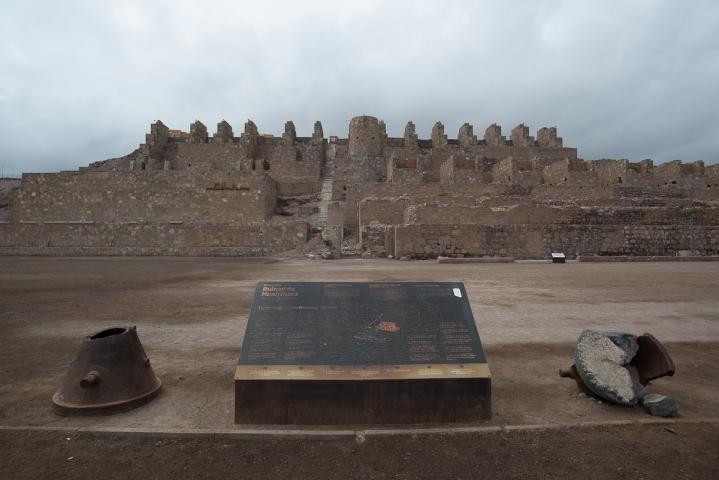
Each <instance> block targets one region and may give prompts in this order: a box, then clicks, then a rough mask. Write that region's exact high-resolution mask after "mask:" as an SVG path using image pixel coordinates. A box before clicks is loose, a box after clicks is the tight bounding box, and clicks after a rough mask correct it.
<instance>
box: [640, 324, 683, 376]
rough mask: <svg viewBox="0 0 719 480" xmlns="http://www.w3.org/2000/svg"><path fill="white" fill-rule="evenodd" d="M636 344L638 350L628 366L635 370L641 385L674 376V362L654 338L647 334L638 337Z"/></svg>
mask: <svg viewBox="0 0 719 480" xmlns="http://www.w3.org/2000/svg"><path fill="white" fill-rule="evenodd" d="M637 343H639V350H638V351H637V354H636V355H635V356H634V358H632V361H631V362H630V365H633V366H634V367H635V368H636V369H637V373H638V374H639V381H640V382H641V383H642V385H646V384H648V383H649V382H651V381H652V380H654V379H657V378H660V377H667V376H669V377H671V376H672V375H674V372H675V371H676V368H675V366H674V361H673V360H672V357H670V356H669V352H667V349H666V348H664V345H662V344H661V343H660V342H659V340H657V339H656V338H654V335H651V334H649V333H645V334H644V335H640V336H639V337H637Z"/></svg>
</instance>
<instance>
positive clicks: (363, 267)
mask: <svg viewBox="0 0 719 480" xmlns="http://www.w3.org/2000/svg"><path fill="white" fill-rule="evenodd" d="M264 280H270V281H281V280H311V281H321V280H327V281H332V280H335V281H341V280H345V281H372V280H376V281H423V280H433V281H463V282H465V285H466V288H467V293H468V295H469V298H470V300H471V305H472V310H473V312H474V315H475V317H476V320H477V326H478V329H479V332H480V335H481V337H482V341H483V343H484V345H485V348H486V351H487V356H488V359H489V363H490V368H491V371H492V377H493V378H492V395H493V398H492V403H493V419H492V420H491V421H490V422H485V423H482V424H477V425H470V426H479V425H481V426H489V427H492V426H494V427H501V429H499V431H496V432H493V431H489V432H487V431H482V432H478V431H473V432H469V433H467V432H465V433H458V434H456V435H438V436H434V435H412V434H401V435H393V436H389V437H382V436H376V435H375V436H371V437H370V436H368V437H367V440H366V441H365V442H364V443H357V441H356V440H355V437H354V436H352V437H351V438H341V439H335V440H327V439H323V440H316V439H314V440H312V439H308V438H305V439H303V438H301V437H300V438H295V439H281V438H273V437H270V436H268V435H266V434H263V435H260V436H258V437H257V438H253V439H248V438H244V437H240V436H239V435H234V434H233V432H241V431H242V430H243V429H247V428H248V426H237V425H234V423H233V404H234V398H233V373H234V365H235V364H236V362H237V358H238V356H239V347H240V344H241V341H242V334H243V331H244V326H245V323H246V320H247V314H248V312H249V306H250V301H251V296H252V293H253V288H254V285H255V283H256V282H258V281H264ZM131 324H134V325H137V326H138V333H139V335H140V338H141V339H142V341H143V344H144V346H145V350H146V351H147V352H148V354H149V356H150V357H151V358H152V362H153V368H154V369H155V372H156V373H157V375H158V376H159V377H160V378H161V379H162V381H163V389H162V391H161V393H160V395H159V396H158V397H157V398H156V399H155V400H153V401H152V402H150V403H149V404H147V405H145V406H143V407H141V408H138V409H135V410H132V411H129V412H124V413H119V414H115V415H112V416H91V417H59V416H57V415H55V414H54V413H53V411H52V408H51V403H50V397H51V396H52V393H53V391H54V390H55V389H56V388H57V387H58V386H59V385H60V383H61V382H62V379H63V376H64V373H65V371H66V369H67V365H68V364H69V362H70V361H71V360H72V359H73V356H74V354H75V353H76V351H77V347H78V345H79V343H80V341H81V338H82V337H83V336H84V335H88V334H91V333H93V332H95V331H97V330H100V329H103V328H106V327H109V326H114V325H131ZM584 328H596V329H614V330H624V331H630V332H634V333H643V332H645V331H648V332H651V333H653V334H654V335H655V336H657V338H659V339H660V340H661V341H663V342H664V343H665V345H666V346H667V347H668V349H669V351H670V353H671V354H672V356H673V358H674V360H675V362H676V364H677V374H676V375H675V376H674V377H672V378H664V379H660V380H658V381H656V382H654V383H653V384H652V385H651V386H650V390H651V391H653V392H658V393H665V394H668V395H671V396H673V397H675V398H676V399H677V400H678V401H679V411H680V415H679V416H678V417H677V418H676V419H674V420H669V421H668V423H666V424H660V425H647V424H643V423H641V422H643V421H645V420H646V419H649V418H650V417H648V416H647V415H646V414H645V413H644V412H643V411H642V410H641V409H639V408H623V407H617V406H613V405H608V404H606V403H603V402H598V401H596V400H594V399H591V398H589V397H586V396H584V395H582V394H579V393H578V390H577V387H576V385H574V384H573V383H572V381H571V380H567V379H563V378H560V377H559V376H558V375H557V371H558V369H559V368H562V367H567V366H569V365H570V364H571V363H572V355H573V342H574V341H575V340H576V337H577V335H578V334H579V333H580V332H581V330H583V329H584ZM0 332H1V333H0V378H1V379H2V382H1V384H0V447H2V448H0V471H4V472H11V475H10V478H13V477H26V478H38V477H43V476H47V474H48V473H49V472H56V476H58V477H60V478H65V477H68V478H69V477H77V476H80V477H86V476H93V477H97V476H100V475H103V476H106V477H107V478H114V477H118V478H119V477H121V476H122V477H124V476H130V475H131V474H132V476H139V474H140V473H143V472H145V474H146V475H147V476H149V477H150V478H163V477H167V476H170V475H173V476H177V475H180V476H182V477H190V476H191V477H207V478H210V477H216V476H220V475H223V476H226V475H231V476H242V475H241V474H244V476H247V477H252V478H256V477H262V476H267V477H271V478H279V477H280V476H282V477H287V476H292V477H294V476H301V477H303V478H304V477H308V478H309V477H312V478H326V477H330V476H344V477H351V478H359V477H362V478H415V477H426V478H477V477H479V476H483V475H487V476H489V477H490V478H495V477H496V478H509V477H513V476H550V477H574V476H578V475H582V474H584V475H589V476H591V477H592V478H610V476H611V478H615V477H616V476H617V475H618V474H619V475H624V476H628V477H629V478H642V477H647V478H649V477H652V476H654V477H656V476H660V477H665V478H667V477H672V478H712V477H714V478H716V476H717V465H718V464H719V457H718V455H719V453H718V452H719V424H717V421H719V368H718V367H719V262H706V263H626V264H581V263H580V264H578V263H569V264H565V265H552V264H547V263H541V262H521V263H514V264H469V265H452V264H449V265H447V264H437V263H435V262H430V261H422V262H400V261H392V260H354V259H353V260H339V261H331V262H322V261H309V260H304V259H278V258H267V259H220V258H85V259H73V258H7V257H6V258H0ZM618 421H623V422H625V423H628V424H621V425H620V424H617V423H616V422H618ZM587 422H600V423H602V422H604V424H601V425H598V426H597V425H596V424H594V426H587ZM612 422H615V423H614V424H612ZM702 422H704V423H702ZM557 425H562V428H556V426H557ZM434 427H437V426H434ZM440 427H442V428H454V426H440ZM461 427H467V425H463V426H461ZM542 427H547V428H542ZM254 428H263V427H254ZM323 428H324V427H323ZM343 428H346V427H343ZM349 428H360V429H363V428H366V427H360V426H356V427H349ZM413 428H417V427H413ZM537 428H539V429H537ZM667 428H669V430H667ZM77 429H81V430H82V431H80V432H78V431H77ZM179 429H185V430H186V433H182V432H181V431H179ZM325 429H326V428H325ZM90 430H94V433H92V432H90ZM121 431H126V433H125V434H122V435H121V434H120V433H119V432H121ZM127 431H129V432H130V433H127ZM133 432H134V433H133ZM202 432H207V435H202V434H201V433H202ZM66 438H71V440H65V439H66ZM70 457H72V460H67V458H70ZM293 472H295V473H293ZM135 473H138V475H135ZM3 476H5V475H3Z"/></svg>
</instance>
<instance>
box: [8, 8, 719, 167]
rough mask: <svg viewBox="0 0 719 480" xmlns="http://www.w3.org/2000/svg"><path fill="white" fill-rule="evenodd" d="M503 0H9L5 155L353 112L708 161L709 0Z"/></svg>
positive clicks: (45, 159)
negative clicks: (520, 130) (160, 129)
mask: <svg viewBox="0 0 719 480" xmlns="http://www.w3.org/2000/svg"><path fill="white" fill-rule="evenodd" d="M505 3H509V2H497V1H492V2H469V1H457V2H454V1H447V0H442V1H437V0H433V1H426V2H425V1H420V0H414V1H407V2H400V1H386V2H379V1H365V0H362V1H352V2H346V3H340V2H338V1H327V2H312V3H310V2H305V1H302V2H299V1H288V2H270V1H267V0H263V1H253V2H247V3H244V2H239V1H227V2H212V1H202V2H197V1H187V2H185V1H179V0H171V1H152V2H151V1H114V2H113V1H109V0H108V1H97V0H92V1H86V2H85V1H71V0H67V1H57V0H55V1H47V2H45V1H33V0H25V1H16V0H0V6H1V7H2V8H1V13H0V136H1V137H0V138H1V139H2V140H0V168H2V169H3V171H4V172H5V173H6V174H7V173H19V172H35V171H56V170H67V169H76V168H77V167H79V166H81V165H86V164H88V163H89V162H91V161H95V160H102V159H106V158H111V157H116V156H121V155H124V154H126V153H128V152H130V151H132V150H133V149H134V148H136V147H137V146H138V144H140V143H141V142H142V141H143V139H144V135H145V133H146V132H147V131H148V130H149V124H150V123H151V122H152V121H154V120H156V119H161V120H162V121H163V122H165V124H166V125H168V126H169V127H170V128H180V129H183V130H188V129H189V125H190V123H191V122H193V121H194V120H196V119H199V120H201V121H202V122H203V123H205V125H207V126H208V129H209V130H210V132H211V133H213V132H214V131H215V127H216V124H217V122H218V121H219V120H221V119H223V118H224V119H227V121H229V122H230V124H232V126H233V127H234V131H235V134H236V135H239V133H240V132H241V131H242V128H243V124H244V122H245V120H246V119H248V118H251V119H252V120H254V122H255V123H256V124H257V126H258V128H259V130H260V131H261V132H263V133H273V134H275V135H279V134H280V133H281V132H282V130H283V124H284V122H285V121H286V120H294V122H295V125H296V127H297V132H298V134H299V135H310V134H311V132H312V125H313V123H314V121H315V120H321V121H322V124H323V126H324V132H325V135H326V136H329V135H339V136H343V137H346V135H347V126H348V122H349V119H350V118H351V117H353V116H356V115H360V114H368V115H375V116H377V117H380V118H382V119H384V120H385V121H386V123H387V129H388V133H389V134H390V135H391V136H401V135H402V132H403V130H404V125H405V123H406V122H407V121H408V120H413V121H414V122H415V124H416V125H417V133H418V134H419V136H420V138H428V137H429V132H430V129H431V126H432V124H433V123H434V122H435V121H437V120H441V121H442V122H443V123H444V125H445V130H446V133H447V134H448V135H449V136H450V138H456V135H457V131H458V129H459V127H460V125H461V124H462V123H464V122H470V123H472V124H473V125H474V127H475V133H476V134H477V135H478V136H480V138H481V136H482V135H483V133H484V129H485V128H486V126H487V125H489V124H491V123H493V122H498V123H499V124H500V125H502V126H503V132H504V133H505V134H506V135H509V132H510V130H511V129H512V127H513V126H515V125H516V124H518V123H520V122H524V123H525V124H527V125H528V126H529V127H530V130H531V134H532V135H535V132H536V130H537V129H538V128H539V127H542V126H557V127H558V130H559V135H560V136H562V137H564V143H565V145H567V146H574V147H577V148H578V149H579V155H580V156H581V157H582V158H585V159H595V158H629V159H630V160H640V159H643V158H652V159H654V161H655V162H663V161H667V160H671V159H675V158H680V159H683V160H684V161H693V160H696V159H703V160H705V161H706V162H707V163H716V162H717V161H719V2H716V1H713V0H707V1H689V2H681V1H674V2H659V1H632V2H627V1H618V2H610V1H601V2H599V1H596V0H595V1H588V2H580V1H566V2H561V1H546V2H545V1H527V2H518V1H514V2H511V5H512V6H511V7H508V6H505Z"/></svg>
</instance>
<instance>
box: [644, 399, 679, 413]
mask: <svg viewBox="0 0 719 480" xmlns="http://www.w3.org/2000/svg"><path fill="white" fill-rule="evenodd" d="M642 408H644V410H645V411H646V412H647V413H648V414H649V415H655V416H657V417H673V416H674V415H676V414H677V401H676V400H674V399H673V398H672V397H667V396H666V395H659V394H656V393H648V394H647V395H644V397H643V398H642Z"/></svg>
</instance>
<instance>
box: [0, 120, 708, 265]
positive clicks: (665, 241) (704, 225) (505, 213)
mask: <svg viewBox="0 0 719 480" xmlns="http://www.w3.org/2000/svg"><path fill="white" fill-rule="evenodd" d="M238 132H239V136H236V134H235V129H233V127H232V125H230V124H229V123H228V122H227V121H225V120H222V121H220V122H219V123H217V127H216V131H215V133H213V134H210V132H208V129H207V127H206V126H205V125H204V124H203V123H202V122H200V121H195V122H193V123H192V124H191V125H190V128H189V132H184V131H182V130H171V129H169V128H168V127H167V126H166V125H164V124H163V123H162V122H161V121H157V122H155V123H153V124H151V126H150V132H149V133H148V134H147V135H146V136H145V142H144V143H142V144H141V145H140V146H139V148H138V149H137V150H136V151H134V152H132V153H130V154H128V155H125V156H123V157H119V158H114V159H110V160H106V161H101V162H94V163H92V164H90V165H89V166H88V167H82V168H80V170H79V171H77V172H61V173H53V174H26V175H25V176H24V177H23V180H22V183H21V187H20V188H19V189H17V190H15V191H13V193H11V194H10V197H9V201H8V207H7V208H4V209H3V208H2V206H0V209H2V211H0V220H2V221H0V232H2V235H4V237H3V238H4V240H3V241H4V243H3V244H2V245H0V247H2V248H0V253H6V254H7V253H18V252H20V253H22V252H25V253H28V254H40V253H42V252H46V253H48V254H71V252H74V253H72V254H112V255H124V254H133V255H134V254H182V255H184V254H242V255H244V254H268V253H272V252H277V251H279V250H278V249H279V248H280V246H278V245H279V244H277V243H276V242H275V241H274V240H273V239H271V238H270V236H269V235H270V233H268V232H273V233H274V234H276V235H278V239H279V240H278V241H279V242H280V244H281V245H282V248H284V247H285V246H288V245H291V246H292V247H290V248H294V246H297V245H299V244H300V243H301V242H303V241H306V240H307V236H308V229H309V228H310V227H311V228H314V229H315V230H314V231H315V232H319V231H320V230H322V231H324V232H325V236H326V237H327V236H333V244H334V245H335V247H337V246H338V245H340V244H341V243H342V241H341V240H342V238H341V237H342V235H345V236H355V235H356V236H357V237H358V239H359V241H360V244H361V245H362V247H363V248H364V249H365V250H367V251H370V252H373V253H375V254H389V252H395V251H396V254H397V255H403V254H404V255H409V256H414V257H421V256H433V255H438V254H442V255H496V254H500V255H505V254H507V255H512V256H516V257H519V258H542V257H544V256H546V255H547V252H548V251H549V250H550V249H564V250H563V251H565V252H566V253H568V254H570V255H574V254H575V253H576V252H582V253H583V254H585V255H586V254H602V255H627V254H629V255H632V254H635V255H665V254H673V253H676V252H680V251H685V250H691V251H692V252H694V253H696V254H714V253H712V252H715V251H716V227H717V224H719V221H718V214H717V212H718V211H719V210H718V209H719V186H718V185H719V165H710V166H705V165H704V162H702V161H697V162H693V163H689V164H684V163H682V162H680V161H678V160H677V161H672V162H669V163H666V164H662V165H656V166H655V165H654V164H653V162H652V161H651V160H649V159H646V160H642V161H640V162H630V161H628V160H611V159H601V160H591V161H585V160H582V159H580V158H578V156H577V150H576V149H575V148H570V147H565V146H564V142H563V139H562V138H561V137H559V136H558V132H557V128H556V127H543V128H540V129H539V130H537V132H536V135H535V136H532V135H530V133H531V132H530V129H529V127H527V126H526V125H524V124H519V125H517V126H516V127H514V128H513V129H512V130H511V132H510V134H509V138H507V136H505V135H503V134H502V127H501V126H499V125H496V124H492V125H490V126H489V127H487V128H486V129H485V131H484V135H483V136H481V138H480V136H478V135H477V134H475V128H474V126H472V125H471V124H469V123H464V124H463V125H461V126H460V127H459V129H458V131H457V133H456V138H455V137H454V136H453V135H452V134H448V133H447V129H446V128H445V125H444V124H443V123H442V122H436V123H435V124H434V125H433V127H432V130H431V133H430V135H429V138H426V139H421V138H419V137H418V135H417V133H416V129H415V125H414V123H412V122H408V123H407V125H406V126H405V131H404V135H403V136H402V137H399V138H395V137H388V135H387V129H386V126H385V124H384V122H383V121H382V120H379V119H377V118H375V117H371V116H366V115H365V116H360V117H355V118H353V119H352V120H351V121H350V125H349V131H348V136H347V138H338V137H330V138H329V139H326V138H325V137H324V133H323V129H322V125H321V123H320V122H316V123H315V124H314V126H313V133H312V136H311V137H298V136H297V130H296V128H295V125H294V123H293V122H291V121H287V122H286V123H285V124H284V128H283V130H282V134H281V135H280V136H273V135H267V134H262V133H260V131H259V130H258V128H257V125H255V124H254V122H252V121H251V120H248V121H247V122H245V124H244V126H243V128H242V130H241V132H240V131H239V129H238ZM480 132H481V131H480ZM278 198H279V199H280V200H279V202H278ZM304 220H307V222H304ZM298 221H299V223H297V222H298ZM295 224H298V225H299V224H301V225H304V227H302V228H304V233H302V232H301V231H300V230H302V228H300V227H291V226H290V225H295ZM330 227H332V228H330ZM294 228H299V230H298V231H295V230H293V229H294ZM278 229H279V230H278ZM290 230H291V231H292V232H294V233H293V234H294V235H295V237H296V238H297V240H294V238H295V237H292V241H290V240H289V237H288V235H289V236H291V235H293V234H290V233H287V232H289V231H290ZM330 230H331V232H332V235H330V233H329V232H330ZM618 232H619V233H618ZM411 235H417V236H418V237H417V238H418V240H416V241H414V240H412V239H411V238H410V237H411ZM84 236H89V237H92V238H93V239H84ZM252 236H254V238H255V240H252V238H250V237H252ZM477 236H480V237H481V238H475V237H477ZM335 237H337V238H335ZM183 239H190V240H187V241H185V240H183ZM422 239H424V240H422ZM447 239H449V240H447ZM418 241H424V242H425V243H424V244H422V248H421V249H419V247H418V244H417V243H416V242H418ZM298 242H300V243H298ZM412 242H414V243H412ZM435 247H436V248H435ZM685 247H686V248H685ZM213 249H214V250H213ZM62 252H65V253H62ZM93 252H94V253H93ZM103 252H104V253H103ZM192 252H194V253H192ZM203 252H205V253H203ZM213 252H215V253H213ZM263 252H264V253H263ZM497 252H499V253H497ZM702 252H703V253H702Z"/></svg>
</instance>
